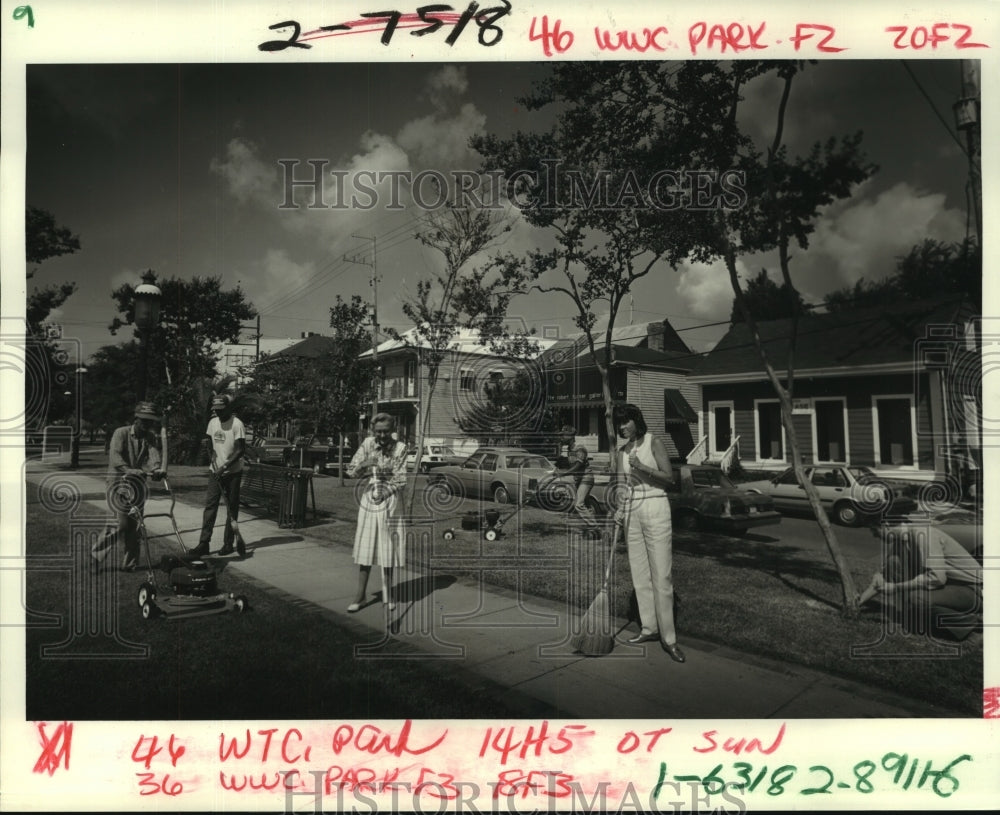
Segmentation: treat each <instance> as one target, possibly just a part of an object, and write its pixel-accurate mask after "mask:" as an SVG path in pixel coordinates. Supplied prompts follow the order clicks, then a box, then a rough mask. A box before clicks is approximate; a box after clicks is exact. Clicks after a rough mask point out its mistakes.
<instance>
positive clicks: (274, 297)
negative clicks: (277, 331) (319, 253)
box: [248, 249, 316, 311]
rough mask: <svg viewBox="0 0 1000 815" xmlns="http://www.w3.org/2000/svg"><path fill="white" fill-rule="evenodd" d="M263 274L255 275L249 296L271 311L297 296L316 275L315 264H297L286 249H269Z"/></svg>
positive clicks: (264, 259)
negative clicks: (292, 296) (282, 302)
mask: <svg viewBox="0 0 1000 815" xmlns="http://www.w3.org/2000/svg"><path fill="white" fill-rule="evenodd" d="M260 270H261V272H262V273H263V274H261V275H259V276H258V275H254V276H253V280H254V282H253V283H252V284H251V285H250V286H248V294H250V295H252V296H251V299H252V300H253V301H254V302H255V303H256V304H257V305H258V307H263V308H265V309H269V308H272V307H274V306H275V305H277V306H278V310H279V311H280V310H281V305H280V304H281V301H282V299H284V298H286V297H289V296H290V295H292V294H297V293H299V292H300V290H301V289H303V287H305V286H306V285H307V284H308V283H309V281H310V280H311V279H312V278H313V276H314V275H315V274H316V265H315V264H314V263H312V262H311V261H310V262H307V263H296V262H295V261H293V260H292V259H291V258H289V257H288V253H287V252H286V251H285V250H284V249H269V250H268V251H267V253H266V254H265V255H264V258H263V260H262V261H261V262H260Z"/></svg>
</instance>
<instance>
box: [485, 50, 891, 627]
mask: <svg viewBox="0 0 1000 815" xmlns="http://www.w3.org/2000/svg"><path fill="white" fill-rule="evenodd" d="M801 69H802V66H801V65H800V64H799V63H795V62H774V63H769V62H754V61H749V60H748V61H742V60H740V61H734V62H731V63H710V62H702V61H691V62H685V63H682V64H681V65H679V66H678V65H676V64H674V63H661V62H654V61H636V62H630V63H599V64H596V65H589V64H584V63H572V62H567V63H561V64H558V65H556V66H554V68H553V75H552V78H551V79H550V80H548V81H547V82H545V83H543V85H542V86H541V89H540V92H539V93H538V94H537V96H536V100H535V101H536V102H537V103H538V104H539V105H548V104H552V103H559V108H558V116H557V122H556V124H555V125H554V127H553V129H552V130H551V131H550V132H549V133H548V134H545V135H544V136H542V137H526V136H523V135H521V134H518V136H517V137H515V138H514V139H509V140H504V141H501V140H497V139H495V138H482V139H479V140H478V141H476V142H474V144H475V146H476V147H477V149H480V152H482V153H483V154H484V156H486V159H487V164H488V167H489V168H490V169H494V168H496V169H503V170H505V171H507V172H512V171H514V170H516V169H518V168H520V167H525V166H527V167H530V166H531V165H530V164H523V163H520V162H527V161H529V160H530V158H531V151H529V150H526V149H525V148H527V147H531V148H532V149H533V150H534V151H536V152H535V155H537V156H560V157H562V156H568V157H571V158H570V161H571V163H572V164H573V165H574V166H578V167H580V168H588V167H590V168H593V169H594V170H595V172H596V170H603V172H604V175H605V177H606V178H607V177H610V178H611V179H616V178H617V179H620V186H619V187H618V188H619V189H620V190H622V193H621V194H619V195H618V197H617V198H616V199H615V200H614V201H613V204H614V205H613V206H605V207H593V206H580V205H579V204H580V202H579V201H574V200H573V199H572V197H570V198H568V199H563V200H565V201H566V205H560V199H559V198H558V197H556V198H553V196H552V195H548V196H541V195H539V196H537V197H538V198H539V199H541V200H543V201H544V202H545V204H546V206H544V207H542V206H539V207H535V208H532V207H531V206H530V201H529V206H528V207H527V208H526V210H522V212H524V214H525V216H526V217H527V218H528V220H529V221H531V222H532V223H535V224H536V225H546V224H548V225H551V226H553V227H554V228H555V230H556V241H557V249H556V250H555V251H553V252H549V253H543V252H540V251H537V252H535V253H534V254H533V255H532V256H531V257H530V258H529V260H528V261H527V263H525V262H518V261H516V260H512V261H511V263H510V266H511V268H513V269H514V271H515V272H517V273H519V274H520V276H521V278H522V279H529V280H531V279H534V280H537V279H538V278H539V277H540V276H541V275H542V274H545V273H546V272H548V271H549V270H551V269H553V268H555V267H557V266H558V267H560V268H561V271H562V272H563V275H564V277H565V278H566V279H567V281H568V285H566V286H562V287H554V288H556V289H557V290H560V291H563V292H565V293H566V294H567V295H568V296H570V297H571V298H572V299H573V302H574V303H575V305H576V306H577V310H578V324H579V325H580V326H581V328H583V329H585V330H587V329H589V327H590V326H591V325H592V324H593V320H594V317H593V312H592V310H591V307H592V305H593V303H594V302H596V301H597V300H600V299H605V300H607V301H608V303H609V312H610V316H611V321H610V323H609V330H608V332H607V334H606V336H605V344H604V352H603V354H601V355H600V356H597V355H595V358H596V359H597V360H598V363H599V366H600V370H601V374H602V380H603V381H604V388H605V404H606V408H607V410H608V412H610V407H611V399H610V391H609V389H608V384H607V367H608V362H609V361H610V345H611V342H610V341H611V334H610V326H612V325H613V319H614V316H615V315H616V314H617V309H618V306H619V305H620V303H621V300H622V298H623V297H624V294H625V293H627V292H628V290H629V288H630V287H631V285H632V284H633V283H634V281H635V280H636V279H637V278H638V277H640V276H642V275H644V274H648V273H649V271H650V269H651V268H652V265H653V263H655V262H657V261H659V260H664V261H666V262H668V263H669V264H670V265H671V266H674V267H676V265H677V263H678V262H679V261H680V260H682V259H684V258H689V259H691V260H695V261H702V262H706V261H712V260H717V259H721V260H722V262H723V263H724V265H725V268H726V270H727V272H728V274H729V278H730V283H731V286H732V289H733V293H734V296H735V298H736V303H737V307H738V310H739V313H741V314H742V316H743V319H744V320H745V321H746V323H747V325H748V327H749V328H750V331H751V334H752V336H753V338H754V344H755V347H756V349H757V351H758V354H759V355H760V358H761V362H762V365H763V367H764V369H765V371H766V374H767V378H768V380H769V381H770V382H771V384H772V386H773V388H774V390H775V393H776V394H777V395H778V398H779V402H780V404H781V411H782V420H783V423H784V426H785V429H786V433H787V437H788V439H789V446H790V449H791V453H792V463H793V467H794V468H795V471H796V474H797V476H798V478H799V481H800V483H801V484H802V486H803V488H804V489H805V492H806V494H807V496H808V498H809V501H810V505H811V507H812V508H813V510H814V511H815V513H816V517H817V520H818V523H819V525H820V528H821V529H822V530H823V534H824V538H825V540H826V542H827V547H828V550H829V551H830V555H831V558H832V560H833V561H834V564H835V566H836V568H837V570H838V572H839V574H840V578H841V584H842V587H843V594H844V610H845V613H846V614H848V615H854V614H856V613H857V600H856V592H855V590H854V584H853V578H852V576H851V574H850V570H849V568H848V567H847V564H846V561H845V559H844V557H843V555H842V553H841V551H840V547H839V544H838V543H837V540H836V536H835V534H834V532H833V530H832V528H831V526H830V523H829V520H828V519H827V517H826V514H825V512H824V511H823V509H822V507H821V505H820V503H819V498H818V495H817V494H816V491H815V489H814V488H813V487H812V484H811V483H809V482H808V481H806V480H805V479H804V478H803V469H802V461H801V452H800V450H799V445H798V441H797V437H796V434H795V427H794V424H793V422H792V401H791V400H792V393H793V387H794V353H795V342H794V329H795V327H797V323H798V318H799V314H800V311H801V309H800V308H799V303H800V302H801V300H800V299H799V298H797V297H795V296H792V303H793V304H794V306H795V307H794V308H793V310H792V315H791V317H792V324H793V341H792V342H791V343H790V347H789V356H788V359H787V364H786V374H785V377H784V381H782V377H779V376H778V374H777V372H776V370H775V368H774V366H773V364H772V363H771V361H770V360H769V359H768V358H767V354H766V352H765V350H764V347H763V344H762V343H761V342H760V335H759V332H758V330H757V321H756V319H755V318H754V315H753V314H752V312H751V310H750V307H749V305H748V303H747V298H746V296H745V292H744V290H743V289H742V287H741V286H740V282H739V274H738V271H737V266H736V262H737V258H739V257H741V256H743V255H751V254H755V253H757V252H761V251H767V250H773V249H776V250H777V252H778V261H779V266H780V271H781V277H782V281H783V283H784V285H785V286H787V288H788V291H789V293H793V292H795V291H796V290H795V287H794V284H793V282H792V279H791V272H790V261H791V246H792V244H793V243H795V244H797V245H798V246H799V247H800V248H801V249H803V250H804V249H806V248H807V247H808V240H809V235H810V234H811V232H812V231H813V229H814V222H815V219H816V218H817V217H818V213H819V211H820V208H821V207H824V206H827V205H829V204H830V203H832V202H833V201H836V200H838V199H841V198H844V197H846V196H848V195H850V194H851V192H852V190H853V189H854V187H855V185H857V184H858V183H860V182H861V181H863V180H864V179H866V178H868V177H869V176H870V175H871V174H872V173H873V172H874V171H875V168H874V167H873V166H872V165H870V164H868V163H867V162H866V161H865V160H864V158H863V156H862V155H861V152H860V142H861V136H860V134H857V135H854V136H849V137H844V138H841V139H839V140H837V139H830V140H828V141H827V142H825V143H823V144H816V145H815V146H814V147H813V148H812V150H810V151H809V153H808V154H806V155H804V156H798V157H794V158H792V157H789V155H788V149H787V146H786V145H785V144H784V135H783V134H784V120H785V114H786V111H787V108H788V103H789V98H790V94H791V89H792V82H793V79H794V77H795V76H796V75H797V73H798V72H799V71H800V70H801ZM774 80H776V81H777V82H778V83H779V88H780V91H781V93H780V98H779V101H778V104H777V110H776V113H775V119H774V121H775V126H774V132H773V137H772V139H771V142H770V144H769V145H767V146H766V147H765V148H764V149H763V150H762V149H759V148H758V147H757V146H756V145H755V144H754V142H753V140H752V139H751V138H750V136H749V135H747V133H746V132H744V130H743V129H742V125H741V121H740V117H739V112H740V108H741V103H742V101H743V93H744V91H745V89H746V87H747V86H748V85H749V84H750V83H752V82H755V81H774ZM512 159H513V160H512ZM537 163H538V162H537V161H536V165H537ZM665 167H666V168H670V167H680V168H692V170H693V172H694V175H693V177H691V187H690V189H688V190H687V195H686V198H684V199H683V200H682V201H681V205H680V206H674V207H671V206H669V205H670V204H673V203H676V202H675V201H674V200H671V201H667V202H664V201H663V200H662V198H658V197H657V196H656V194H655V193H657V192H658V191H659V188H658V187H653V186H652V184H651V182H650V188H647V189H645V190H643V186H642V180H645V179H653V178H656V177H658V176H657V173H661V174H662V172H663V168H665ZM593 174H594V173H593V172H592V175H593ZM677 174H678V173H676V171H675V175H677ZM630 177H631V178H635V179H639V183H630ZM659 177H660V178H662V175H661V176H659ZM685 177H688V176H685ZM551 186H552V185H551V183H550V184H549V187H551ZM555 186H556V187H557V188H558V185H555ZM681 186H682V187H683V185H681ZM734 188H735V189H734ZM547 189H548V187H546V188H544V189H542V190H541V191H542V192H546V190H547ZM681 192H682V193H683V192H684V190H683V189H682V190H681ZM578 197H579V196H578ZM665 203H666V204H668V206H664V204H665ZM574 204H576V206H574ZM588 231H591V232H594V233H596V235H597V239H596V240H594V239H591V242H590V243H589V244H588V243H586V242H585V238H586V236H587V233H588ZM525 269H526V271H527V274H526V275H525V274H524V270H525ZM512 278H513V279H515V280H516V279H517V274H515V275H512ZM587 338H588V342H590V343H591V348H592V353H593V338H592V337H591V336H590V334H589V332H588V337H587ZM608 422H609V425H610V416H609V418H608ZM609 435H610V436H611V437H613V428H611V427H610V426H609Z"/></svg>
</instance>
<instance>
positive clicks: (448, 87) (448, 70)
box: [426, 65, 469, 112]
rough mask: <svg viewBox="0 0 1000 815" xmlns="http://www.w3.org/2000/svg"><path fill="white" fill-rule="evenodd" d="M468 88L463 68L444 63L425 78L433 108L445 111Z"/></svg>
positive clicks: (467, 79) (467, 80)
mask: <svg viewBox="0 0 1000 815" xmlns="http://www.w3.org/2000/svg"><path fill="white" fill-rule="evenodd" d="M468 89H469V78H468V76H467V74H466V71H465V68H459V67H457V66H455V65H446V66H444V67H443V68H441V70H439V71H435V72H434V73H432V74H431V75H430V77H428V79H427V88H426V93H427V97H428V98H429V99H430V102H431V104H432V105H433V106H434V108H435V110H439V111H442V112H443V111H445V110H447V109H448V107H449V106H450V105H451V104H452V103H453V102H454V100H455V99H457V98H458V97H461V96H464V95H465V92H466V91H467V90H468Z"/></svg>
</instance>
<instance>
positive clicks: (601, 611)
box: [570, 523, 623, 657]
mask: <svg viewBox="0 0 1000 815" xmlns="http://www.w3.org/2000/svg"><path fill="white" fill-rule="evenodd" d="M622 526H623V524H622V525H619V524H617V523H616V524H615V530H614V533H613V534H612V536H611V554H610V555H609V556H608V566H607V568H606V569H605V570H604V583H603V584H602V585H601V590H600V591H599V592H598V593H597V597H595V598H594V602H592V603H591V604H590V608H588V609H587V613H586V614H584V615H583V617H582V619H581V620H580V629H579V631H578V632H577V633H576V634H575V635H573V638H572V639H571V640H570V644H571V645H572V646H573V648H574V650H576V651H579V652H580V653H581V654H584V655H586V656H589V657H599V656H603V655H604V654H610V653H611V652H612V651H613V650H614V647H615V635H614V632H613V631H612V630H611V609H610V607H609V603H608V584H609V583H610V582H611V565H612V563H614V559H615V549H616V548H617V545H618V534H619V532H620V531H621V528H622Z"/></svg>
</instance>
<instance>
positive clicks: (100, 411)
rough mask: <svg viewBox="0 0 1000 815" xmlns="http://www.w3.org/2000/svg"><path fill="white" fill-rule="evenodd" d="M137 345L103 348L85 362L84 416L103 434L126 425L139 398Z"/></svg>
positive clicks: (132, 342)
mask: <svg viewBox="0 0 1000 815" xmlns="http://www.w3.org/2000/svg"><path fill="white" fill-rule="evenodd" d="M138 374H139V344H138V343H137V342H135V341H134V340H132V341H130V342H126V343H121V344H120V345H103V346H101V347H100V348H98V349H97V350H96V351H95V352H94V353H93V355H92V356H91V358H90V359H89V360H88V361H87V375H86V381H85V383H84V387H85V388H86V395H87V399H86V402H85V411H86V414H85V415H86V416H87V417H88V419H89V420H90V421H91V422H92V423H97V424H98V426H100V427H104V428H105V429H107V430H112V429H113V428H116V427H120V426H121V425H125V424H128V423H129V422H130V421H131V420H132V411H133V410H134V409H135V403H136V402H137V401H139V399H140V396H139V393H138V389H137V383H138V381H139V375H138Z"/></svg>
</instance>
